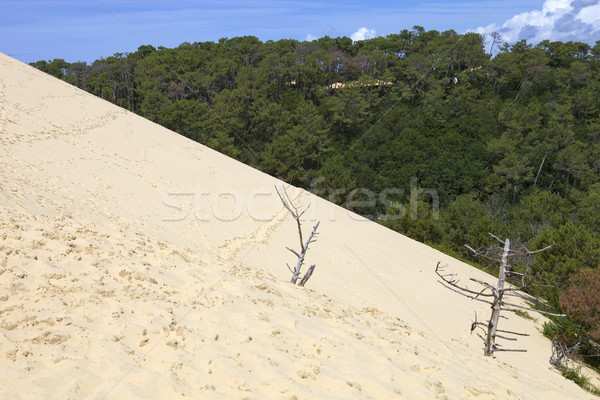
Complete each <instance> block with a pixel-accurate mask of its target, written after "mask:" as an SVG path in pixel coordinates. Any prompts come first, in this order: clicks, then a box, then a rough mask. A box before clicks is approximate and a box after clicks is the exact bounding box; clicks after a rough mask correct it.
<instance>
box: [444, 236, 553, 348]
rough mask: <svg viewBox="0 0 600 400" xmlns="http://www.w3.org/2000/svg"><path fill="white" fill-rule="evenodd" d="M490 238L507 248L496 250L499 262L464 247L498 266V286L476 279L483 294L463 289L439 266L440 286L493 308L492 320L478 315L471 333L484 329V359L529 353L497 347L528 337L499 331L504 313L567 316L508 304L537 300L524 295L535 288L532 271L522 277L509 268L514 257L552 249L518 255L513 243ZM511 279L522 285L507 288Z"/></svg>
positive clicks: (494, 257)
mask: <svg viewBox="0 0 600 400" xmlns="http://www.w3.org/2000/svg"><path fill="white" fill-rule="evenodd" d="M490 236H492V237H493V238H494V239H496V240H498V241H499V242H500V243H502V244H503V245H504V246H503V247H499V248H495V249H500V250H501V251H502V252H501V256H500V258H498V255H497V254H496V255H495V256H494V255H493V254H492V255H490V252H489V251H488V252H486V253H482V252H480V251H478V250H475V249H473V248H472V247H471V246H469V245H465V247H466V248H467V249H469V250H470V251H471V252H473V253H474V254H475V255H476V256H478V257H482V258H484V259H486V260H488V261H490V262H491V263H492V264H497V265H498V282H497V283H496V285H495V286H493V285H491V284H489V283H487V282H484V281H480V280H478V279H474V278H470V280H471V281H473V282H476V283H478V284H480V285H481V286H483V289H482V290H479V291H477V290H471V289H469V288H468V287H466V286H461V285H460V284H459V280H458V279H456V278H455V275H454V274H453V273H445V271H444V268H445V267H440V263H439V262H438V264H437V266H436V268H435V272H436V274H437V275H438V276H439V277H440V278H441V281H440V283H441V284H442V285H444V286H445V287H447V288H448V289H450V290H452V291H454V292H457V293H459V294H461V295H463V296H465V297H468V298H470V299H472V300H477V301H481V302H484V303H487V304H489V305H490V306H491V308H492V314H491V316H490V319H489V320H488V321H487V323H486V322H479V321H477V313H475V322H473V323H472V324H471V332H473V331H475V330H476V329H478V328H479V329H482V330H483V332H484V333H485V337H484V336H482V335H481V334H480V333H477V334H478V336H479V337H480V338H481V339H482V340H483V343H484V349H483V350H484V352H483V354H484V355H486V356H493V355H494V352H495V351H517V352H525V351H527V350H521V349H504V348H500V346H501V345H500V344H498V343H496V339H504V340H509V341H515V340H517V339H516V338H515V337H513V336H529V335H528V334H526V333H518V332H513V331H507V330H502V329H498V320H499V319H500V317H501V315H500V313H501V312H502V311H512V312H516V311H518V310H519V309H523V310H529V311H537V312H540V313H544V314H548V315H557V316H564V314H555V313H551V312H548V311H543V310H537V309H534V308H531V307H526V306H522V305H519V304H516V303H514V302H509V301H507V300H510V298H520V299H523V300H525V301H527V302H529V303H535V302H536V299H535V298H533V297H531V296H528V295H527V294H525V292H524V290H525V289H527V288H528V287H530V286H531V285H532V284H533V281H534V280H535V279H536V278H537V276H532V275H531V274H530V270H529V269H528V270H527V271H525V272H523V273H520V272H517V271H514V270H513V269H512V267H511V265H510V264H509V260H510V259H512V258H515V257H525V256H530V255H533V254H535V253H539V252H542V251H545V250H548V249H549V248H550V247H552V246H547V247H544V248H543V249H540V250H535V251H531V250H529V249H527V248H525V247H523V248H524V251H520V252H519V251H514V250H511V249H510V240H509V239H505V240H501V239H499V238H498V237H497V236H494V235H492V234H491V233H490ZM511 277H513V278H514V277H517V278H520V283H517V284H516V285H514V286H513V287H509V288H505V284H506V280H507V278H511ZM503 318H505V317H503ZM511 335H512V336H511Z"/></svg>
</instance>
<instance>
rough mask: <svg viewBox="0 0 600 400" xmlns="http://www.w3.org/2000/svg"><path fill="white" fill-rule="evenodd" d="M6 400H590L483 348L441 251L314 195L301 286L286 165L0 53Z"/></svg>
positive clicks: (465, 269) (460, 267)
mask: <svg viewBox="0 0 600 400" xmlns="http://www.w3.org/2000/svg"><path fill="white" fill-rule="evenodd" d="M0 154H1V155H2V156H1V157H0V182H1V183H0V205H1V209H0V366H1V369H2V374H0V398H2V399H21V398H22V399H48V398H53V399H82V398H89V399H159V398H160V399H167V398H168V399H172V398H180V397H182V398H183V397H185V398H202V399H213V398H216V399H219V398H222V399H237V398H239V399H241V398H249V399H264V398H275V399H294V398H295V399H307V398H327V399H351V398H356V399H387V398H404V399H561V400H562V399H589V398H592V396H591V395H590V394H588V393H586V392H584V391H583V390H582V389H580V388H579V387H578V386H576V385H575V384H574V383H571V382H569V381H567V380H565V379H564V378H563V377H562V376H560V374H559V373H558V372H556V371H555V370H553V369H552V368H550V365H549V363H548V358H549V356H550V342H549V341H548V340H547V339H545V338H544V337H543V336H542V335H541V334H540V333H539V329H540V326H541V322H542V317H540V316H536V318H537V320H538V322H537V323H536V322H532V321H529V320H525V319H523V318H520V317H518V316H509V320H508V321H505V320H503V321H502V324H503V326H502V327H503V328H505V329H517V330H519V331H523V332H526V333H529V334H530V335H531V336H530V337H527V338H524V339H523V340H520V342H519V344H518V345H519V347H526V348H528V349H529V352H528V353H525V354H509V353H498V357H497V358H496V359H490V358H484V357H483V356H482V350H481V348H482V345H481V342H480V340H479V339H478V338H477V337H476V336H475V335H470V332H469V327H470V324H471V321H472V318H473V312H474V310H476V311H477V313H478V315H481V316H487V314H488V311H487V309H486V307H487V306H486V305H485V304H476V303H474V302H472V301H469V300H468V299H465V298H463V297H461V296H459V295H457V294H455V293H452V292H450V291H448V290H447V289H445V288H443V287H442V286H441V285H440V284H439V283H438V282H437V279H436V275H435V273H434V268H435V265H436V263H437V262H438V261H442V262H443V263H445V264H448V268H449V269H451V270H452V271H454V272H456V273H458V274H460V275H461V276H464V277H465V279H466V278H468V277H476V278H479V279H485V278H486V275H485V274H484V273H482V272H480V271H476V270H473V269H472V268H471V267H469V266H467V265H465V264H463V263H461V262H459V261H457V260H454V259H452V258H450V257H448V256H445V255H443V254H441V253H439V252H437V251H435V250H432V249H431V248H429V247H427V246H424V245H422V244H419V243H417V242H415V241H413V240H411V239H408V238H406V237H403V236H401V235H399V234H396V233H394V232H392V231H389V230H387V229H385V228H383V227H381V226H379V225H377V224H374V223H372V222H369V221H366V220H364V219H362V218H360V217H357V216H356V215H352V214H350V213H348V212H347V211H345V210H343V209H341V208H338V207H336V206H334V205H331V204H330V203H327V202H326V201H323V200H320V199H318V198H316V197H314V196H311V195H309V194H308V193H306V192H303V191H301V190H299V189H295V188H290V189H289V191H290V194H291V195H292V197H294V198H295V199H296V201H297V202H298V203H303V204H304V205H308V204H311V207H310V209H309V211H308V212H307V214H306V217H307V218H306V221H305V223H304V228H305V230H306V231H308V230H309V229H310V227H311V226H312V225H313V224H314V222H315V221H316V220H320V221H321V225H320V229H319V230H320V232H321V233H320V235H319V237H318V241H317V242H316V243H314V244H313V245H312V248H311V249H310V251H309V253H308V259H307V262H308V263H311V264H312V263H315V264H317V269H316V271H315V274H314V275H313V277H312V279H311V280H310V281H309V283H308V284H307V287H306V288H299V287H295V286H292V285H290V284H289V283H288V281H289V278H290V273H289V271H288V270H287V268H286V267H285V263H286V262H289V263H290V264H292V263H294V261H295V260H294V257H293V255H292V254H291V253H290V252H289V251H287V250H286V249H285V247H286V246H290V247H294V248H295V247H297V246H298V244H297V240H298V239H297V234H296V232H295V225H294V221H293V220H292V219H291V217H290V216H289V215H288V214H287V211H286V210H285V209H284V208H283V207H282V206H281V204H280V201H279V198H278V197H277V195H276V193H275V191H274V185H276V184H280V182H278V181H277V180H275V179H274V178H272V177H269V176H267V175H265V174H263V173H261V172H258V171H256V170H254V169H251V168H249V167H247V166H245V165H243V164H240V163H238V162H236V161H234V160H232V159H229V158H227V157H225V156H223V155H221V154H219V153H216V152H214V151H212V150H210V149H208V148H206V147H204V146H201V145H199V144H197V143H194V142H192V141H190V140H187V139H185V138H183V137H181V136H179V135H177V134H175V133H173V132H171V131H168V130H166V129H164V128H161V127H160V126H157V125H155V124H152V123H150V122H148V121H146V120H144V119H142V118H140V117H138V116H136V115H134V114H132V113H129V112H127V111H125V110H123V109H120V108H118V107H115V106H113V105H111V104H110V103H108V102H105V101H102V100H100V99H97V98H95V97H93V96H91V95H89V94H87V93H85V92H83V91H80V90H78V89H76V88H74V87H72V86H69V85H68V84H66V83H64V82H61V81H59V80H57V79H55V78H52V77H50V76H47V75H45V74H43V73H40V72H38V71H36V70H35V69H33V68H30V67H28V66H26V65H24V64H22V63H20V62H17V61H15V60H13V59H11V58H9V57H7V56H4V55H1V54H0Z"/></svg>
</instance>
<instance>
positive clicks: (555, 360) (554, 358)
mask: <svg viewBox="0 0 600 400" xmlns="http://www.w3.org/2000/svg"><path fill="white" fill-rule="evenodd" d="M579 344H580V342H577V343H576V344H575V345H574V346H571V347H568V346H567V345H566V344H564V343H561V342H559V341H558V338H557V337H556V336H554V339H552V355H551V356H550V364H552V365H554V366H555V367H556V368H557V369H559V370H561V371H565V370H568V369H569V362H570V361H572V358H571V355H572V354H573V352H574V351H577V349H578V348H579Z"/></svg>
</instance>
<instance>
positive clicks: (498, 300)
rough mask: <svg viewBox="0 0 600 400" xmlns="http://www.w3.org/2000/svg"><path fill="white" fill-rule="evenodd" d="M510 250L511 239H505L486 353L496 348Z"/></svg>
mask: <svg viewBox="0 0 600 400" xmlns="http://www.w3.org/2000/svg"><path fill="white" fill-rule="evenodd" d="M509 251H510V240H509V239H506V240H505V241H504V253H503V254H502V264H501V265H500V271H499V274H498V284H497V285H496V293H495V296H494V303H493V304H492V316H491V317H490V320H489V322H488V329H487V337H486V340H485V349H484V355H486V356H492V355H493V354H494V350H496V330H497V329H498V319H499V318H500V309H501V305H502V296H503V295H504V283H505V282H506V269H507V268H508V264H507V263H508V261H507V257H508V252H509Z"/></svg>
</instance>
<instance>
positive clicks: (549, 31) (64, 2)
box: [0, 0, 600, 63]
mask: <svg viewBox="0 0 600 400" xmlns="http://www.w3.org/2000/svg"><path fill="white" fill-rule="evenodd" d="M413 25H421V26H423V27H425V29H427V30H430V29H436V30H439V31H444V30H448V29H454V30H455V31H457V32H459V33H464V32H466V31H468V30H473V31H477V32H481V33H486V32H491V31H499V32H500V33H502V34H503V36H504V39H506V40H507V41H509V42H514V41H516V40H518V39H523V38H524V39H527V40H528V41H530V42H533V43H536V42H539V41H540V40H543V39H550V40H577V41H583V42H588V43H590V44H593V43H594V42H595V41H596V40H600V0H541V1H530V0H518V1H515V0H504V1H503V0H492V1H486V0H479V1H473V0H465V1H440V0H437V1H415V0H413V1H403V0H395V1H391V0H390V1H387V0H386V1H375V0H373V1H365V0H362V1H355V0H344V1H341V0H320V1H313V0H296V1H292V0H252V1H248V0H221V1H204V0H195V1H194V0H145V1H142V0H122V1H118V0H59V1H46V0H2V1H0V52H2V53H5V54H7V55H9V56H11V57H14V58H16V59H18V60H21V61H23V62H27V63H28V62H32V61H37V60H42V59H44V60H50V59H53V58H64V59H65V60H67V61H69V62H74V61H87V62H91V61H93V60H95V59H98V58H101V57H108V56H110V55H112V54H114V53H117V52H131V51H135V50H136V49H137V48H138V47H139V46H141V45H142V44H151V45H154V46H165V47H174V46H177V45H178V44H180V43H182V42H202V41H216V40H218V39H219V38H222V37H229V38H231V37H235V36H243V35H254V36H257V37H258V38H259V39H261V40H269V39H271V40H278V39H284V38H292V39H298V40H306V39H309V40H310V39H313V38H318V37H321V36H324V35H329V36H333V37H335V36H349V37H352V38H353V39H356V40H360V39H363V38H370V37H372V36H383V35H387V34H389V33H394V32H399V31H401V30H402V29H410V28H412V26H413Z"/></svg>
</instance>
